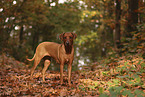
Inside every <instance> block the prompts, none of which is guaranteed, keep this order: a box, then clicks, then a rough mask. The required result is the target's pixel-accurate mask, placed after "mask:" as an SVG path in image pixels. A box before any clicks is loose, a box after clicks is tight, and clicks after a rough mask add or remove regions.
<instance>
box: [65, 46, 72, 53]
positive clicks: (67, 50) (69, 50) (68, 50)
mask: <svg viewBox="0 0 145 97" xmlns="http://www.w3.org/2000/svg"><path fill="white" fill-rule="evenodd" d="M64 48H65V52H66V54H71V52H72V48H73V45H68V46H66V45H64Z"/></svg>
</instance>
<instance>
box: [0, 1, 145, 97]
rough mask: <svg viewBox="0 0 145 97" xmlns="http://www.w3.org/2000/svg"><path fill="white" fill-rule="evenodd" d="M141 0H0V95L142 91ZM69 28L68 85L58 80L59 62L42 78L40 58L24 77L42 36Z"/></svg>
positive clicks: (134, 95)
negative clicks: (72, 49)
mask: <svg viewBox="0 0 145 97" xmlns="http://www.w3.org/2000/svg"><path fill="white" fill-rule="evenodd" d="M144 5H145V1H144V0H66V1H65V2H64V3H60V1H59V0H1V1H0V96H2V97H5V96H60V97H63V96H74V97H81V96H89V97H90V96H95V97H97V96H100V97H144V96H145V42H144V41H145V33H144V32H145V6H144ZM63 32H74V33H76V34H77V39H76V40H75V43H74V47H75V57H74V62H73V69H72V71H73V72H72V76H71V78H72V86H71V87H69V86H68V84H67V69H66V67H67V65H65V68H64V70H65V72H64V82H65V83H64V85H60V84H59V83H60V75H59V64H56V63H55V62H52V63H51V66H50V67H49V68H48V70H47V72H46V77H45V79H46V82H44V83H43V82H42V77H41V70H42V68H43V61H42V62H41V63H40V65H39V66H38V67H37V70H35V74H34V77H33V80H30V69H31V67H32V64H33V62H32V63H29V62H28V61H27V60H26V57H29V58H30V57H32V56H33V54H34V52H35V48H36V47H37V45H38V44H39V43H41V42H43V41H53V42H57V43H61V41H60V39H59V37H58V36H59V34H61V33H63Z"/></svg>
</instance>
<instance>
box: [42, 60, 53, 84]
mask: <svg viewBox="0 0 145 97" xmlns="http://www.w3.org/2000/svg"><path fill="white" fill-rule="evenodd" d="M50 60H51V59H50V58H47V59H44V68H43V70H42V79H43V82H44V81H45V72H46V70H47V68H48V67H49V65H50V62H51V61H50Z"/></svg>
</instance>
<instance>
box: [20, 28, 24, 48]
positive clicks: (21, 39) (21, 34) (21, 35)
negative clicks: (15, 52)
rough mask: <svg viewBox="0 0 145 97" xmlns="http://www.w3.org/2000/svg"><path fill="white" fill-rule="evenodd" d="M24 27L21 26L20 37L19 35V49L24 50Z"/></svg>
mask: <svg viewBox="0 0 145 97" xmlns="http://www.w3.org/2000/svg"><path fill="white" fill-rule="evenodd" d="M23 29H24V27H23V25H22V26H21V29H20V35H19V48H22V44H23Z"/></svg>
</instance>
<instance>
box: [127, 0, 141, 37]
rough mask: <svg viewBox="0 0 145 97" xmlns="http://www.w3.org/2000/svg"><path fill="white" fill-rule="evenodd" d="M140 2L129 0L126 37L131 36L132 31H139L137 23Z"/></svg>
mask: <svg viewBox="0 0 145 97" xmlns="http://www.w3.org/2000/svg"><path fill="white" fill-rule="evenodd" d="M138 2H139V0H128V18H127V29H126V30H127V33H126V37H128V38H131V37H132V34H131V32H133V31H137V28H136V24H137V23H138Z"/></svg>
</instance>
